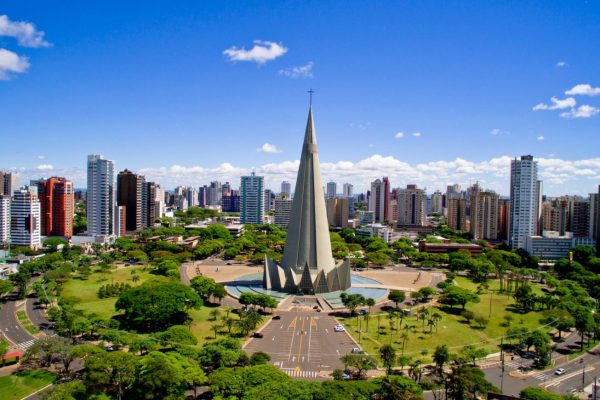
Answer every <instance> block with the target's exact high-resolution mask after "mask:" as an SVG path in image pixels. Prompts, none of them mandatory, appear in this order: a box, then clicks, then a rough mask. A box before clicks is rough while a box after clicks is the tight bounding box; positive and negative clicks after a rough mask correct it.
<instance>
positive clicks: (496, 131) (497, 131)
mask: <svg viewBox="0 0 600 400" xmlns="http://www.w3.org/2000/svg"><path fill="white" fill-rule="evenodd" d="M490 133H491V134H492V135H493V136H500V135H508V134H510V132H508V131H504V130H502V129H500V128H494V129H492V130H491V131H490Z"/></svg>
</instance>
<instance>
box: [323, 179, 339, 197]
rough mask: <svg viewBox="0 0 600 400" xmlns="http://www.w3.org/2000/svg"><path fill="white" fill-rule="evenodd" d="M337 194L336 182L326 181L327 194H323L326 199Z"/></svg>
mask: <svg viewBox="0 0 600 400" xmlns="http://www.w3.org/2000/svg"><path fill="white" fill-rule="evenodd" d="M336 195H337V183H335V182H327V194H326V195H325V197H326V198H328V199H333V198H334V197H336Z"/></svg>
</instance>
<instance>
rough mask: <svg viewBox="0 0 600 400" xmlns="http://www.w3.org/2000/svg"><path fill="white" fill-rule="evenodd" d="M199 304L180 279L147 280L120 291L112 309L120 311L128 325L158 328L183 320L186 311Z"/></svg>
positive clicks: (149, 328)
mask: <svg viewBox="0 0 600 400" xmlns="http://www.w3.org/2000/svg"><path fill="white" fill-rule="evenodd" d="M201 304H202V300H200V297H198V295H197V294H196V293H194V291H193V290H192V289H190V288H189V287H187V286H185V285H182V284H181V283H176V282H156V281H149V282H145V283H143V284H141V285H139V286H136V287H134V288H132V289H129V290H127V291H125V292H123V293H122V294H121V295H120V296H119V299H118V300H117V302H116V303H115V309H116V310H117V311H120V310H123V311H124V318H125V321H126V322H127V323H128V324H129V325H130V326H132V327H136V328H139V329H144V330H158V329H160V328H166V327H169V326H171V325H174V324H178V323H179V324H180V323H182V322H184V321H185V320H186V318H188V315H187V311H188V310H189V309H191V308H199V307H200V305H201Z"/></svg>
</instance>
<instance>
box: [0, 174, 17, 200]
mask: <svg viewBox="0 0 600 400" xmlns="http://www.w3.org/2000/svg"><path fill="white" fill-rule="evenodd" d="M18 187H19V175H18V174H15V173H14V172H2V171H0V195H5V196H12V195H13V192H14V191H15V190H17V188H18Z"/></svg>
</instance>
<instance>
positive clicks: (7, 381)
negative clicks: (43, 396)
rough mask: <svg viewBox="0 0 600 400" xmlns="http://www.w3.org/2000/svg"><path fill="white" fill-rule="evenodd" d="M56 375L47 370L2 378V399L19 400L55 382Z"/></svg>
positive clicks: (0, 391)
mask: <svg viewBox="0 0 600 400" xmlns="http://www.w3.org/2000/svg"><path fill="white" fill-rule="evenodd" d="M55 379H56V375H54V374H53V373H51V372H48V371H45V370H36V371H30V372H26V373H22V374H13V375H9V376H1V377H0V399H3V400H18V399H22V398H23V397H25V396H27V395H29V394H31V393H33V392H35V391H36V390H39V389H41V388H43V387H44V386H47V385H49V384H51V383H52V382H54V380H55Z"/></svg>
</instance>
